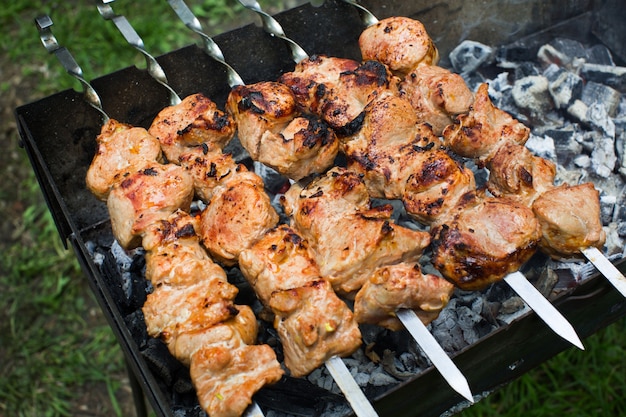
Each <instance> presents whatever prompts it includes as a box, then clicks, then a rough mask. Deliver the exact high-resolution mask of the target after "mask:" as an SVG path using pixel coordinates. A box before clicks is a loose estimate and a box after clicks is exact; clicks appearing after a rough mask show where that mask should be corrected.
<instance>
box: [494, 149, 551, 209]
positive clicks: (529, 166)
mask: <svg viewBox="0 0 626 417" xmlns="http://www.w3.org/2000/svg"><path fill="white" fill-rule="evenodd" d="M487 168H488V169H489V180H488V182H487V188H488V189H489V191H490V192H491V193H492V194H493V195H495V196H496V197H508V198H511V199H514V200H517V201H519V202H520V203H522V204H524V205H527V206H529V207H530V206H531V205H532V203H533V201H535V200H536V199H537V198H538V197H539V196H540V195H541V194H542V193H544V192H546V191H547V190H549V189H551V188H553V187H554V185H553V183H554V177H555V176H556V166H555V165H554V163H552V162H550V161H548V160H547V159H544V158H540V157H538V156H535V155H533V154H532V153H531V152H530V151H529V150H528V149H527V148H526V147H525V146H523V145H518V144H516V143H511V142H507V143H504V144H502V146H500V148H499V149H498V150H497V151H496V153H495V155H494V156H493V158H491V159H490V160H489V161H487Z"/></svg>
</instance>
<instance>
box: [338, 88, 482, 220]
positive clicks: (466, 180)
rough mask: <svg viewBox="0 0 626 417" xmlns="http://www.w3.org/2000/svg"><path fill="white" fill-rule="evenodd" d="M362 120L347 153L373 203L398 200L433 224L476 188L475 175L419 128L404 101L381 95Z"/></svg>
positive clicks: (428, 130) (423, 126)
mask: <svg viewBox="0 0 626 417" xmlns="http://www.w3.org/2000/svg"><path fill="white" fill-rule="evenodd" d="M364 116H365V117H364V119H363V126H362V128H361V130H360V131H359V132H358V133H357V134H356V135H354V136H352V138H351V140H349V141H347V143H346V144H345V145H344V146H343V150H344V152H345V154H346V155H347V156H348V167H349V168H350V169H352V170H354V171H356V172H359V173H361V174H363V178H364V180H365V184H366V185H367V189H368V192H369V193H370V195H371V196H372V197H375V198H387V199H400V200H402V202H403V203H404V206H405V209H406V211H407V213H408V214H409V215H411V216H412V217H414V218H415V219H417V220H418V221H420V222H423V223H426V224H431V223H433V222H434V221H436V220H437V219H438V218H441V217H442V216H444V214H445V213H446V212H447V211H448V210H450V209H451V208H452V207H454V206H455V205H456V203H457V201H458V200H459V199H460V197H461V196H462V195H463V194H465V193H466V192H468V191H471V190H473V189H474V188H475V181H474V175H473V174H472V172H471V171H470V170H469V169H467V168H465V167H463V166H462V165H461V164H460V163H459V162H457V161H456V160H455V159H454V158H452V156H451V155H450V154H449V153H448V152H447V150H445V149H443V148H442V142H441V141H440V139H439V138H437V137H436V136H435V135H434V134H433V132H432V129H431V128H430V126H429V125H427V124H424V123H419V122H418V119H417V116H416V115H415V112H414V111H413V109H412V107H411V104H410V103H409V102H408V101H407V100H406V99H404V98H402V97H398V96H397V95H395V94H393V93H383V94H381V95H380V96H379V97H377V98H376V99H375V100H373V101H372V102H371V103H370V104H369V105H368V106H367V108H366V109H365V112H364Z"/></svg>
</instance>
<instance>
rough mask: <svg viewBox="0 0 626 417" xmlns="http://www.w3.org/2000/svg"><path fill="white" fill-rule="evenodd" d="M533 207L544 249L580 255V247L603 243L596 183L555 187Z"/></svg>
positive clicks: (568, 255)
mask: <svg viewBox="0 0 626 417" xmlns="http://www.w3.org/2000/svg"><path fill="white" fill-rule="evenodd" d="M532 209H533V211H534V212H535V215H536V216H537V218H538V220H539V224H540V225H541V231H542V238H541V243H540V246H541V249H542V250H543V251H544V252H546V253H547V254H548V255H550V256H551V257H553V258H556V259H568V258H580V257H581V256H582V255H581V253H580V251H581V249H584V248H587V247H591V246H594V247H597V248H602V245H604V242H605V240H606V234H605V232H604V230H603V229H602V222H601V220H600V199H599V193H598V191H597V190H596V189H595V188H594V186H593V184H591V183H585V184H580V185H575V186H570V185H561V186H559V187H554V188H552V189H551V190H549V191H546V192H544V193H543V194H541V196H539V198H537V199H536V200H535V202H534V203H533V205H532Z"/></svg>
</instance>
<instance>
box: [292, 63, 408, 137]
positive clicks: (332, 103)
mask: <svg viewBox="0 0 626 417" xmlns="http://www.w3.org/2000/svg"><path fill="white" fill-rule="evenodd" d="M280 81H281V82H282V83H284V84H285V85H288V86H289V87H290V88H291V89H292V91H293V92H294V94H295V97H296V99H297V100H298V106H299V108H300V109H302V111H304V112H310V113H313V114H316V115H318V116H319V117H321V118H322V119H323V120H324V121H326V122H327V123H328V124H329V125H330V127H331V128H333V129H334V130H335V131H336V132H337V134H338V135H339V136H340V137H343V136H348V135H351V134H353V133H354V132H356V131H358V130H359V129H360V126H361V113H362V112H363V109H364V108H365V106H366V105H367V103H369V102H370V101H371V100H372V99H373V98H374V97H375V96H376V95H377V94H380V93H381V92H382V91H385V90H392V91H395V92H396V93H397V88H398V84H399V81H400V80H399V79H398V78H397V77H395V76H393V75H392V74H391V73H390V72H389V70H388V69H387V67H385V66H384V65H383V64H381V63H379V62H376V61H365V62H362V63H358V62H356V61H351V60H345V59H341V58H331V57H326V56H319V55H314V56H312V57H310V58H309V59H308V60H304V61H302V62H300V63H299V64H298V65H296V68H295V69H294V71H293V72H290V73H286V74H283V75H282V76H281V77H280Z"/></svg>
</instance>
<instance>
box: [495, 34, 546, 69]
mask: <svg viewBox="0 0 626 417" xmlns="http://www.w3.org/2000/svg"><path fill="white" fill-rule="evenodd" d="M536 51H537V49H536V48H533V45H529V44H528V43H526V42H525V41H523V40H521V41H517V42H515V43H512V44H509V45H502V46H499V47H498V48H497V49H496V53H495V60H496V62H497V63H498V66H499V67H502V68H511V67H514V66H516V65H517V64H514V63H517V62H524V61H533V60H535V59H536V58H537V56H536Z"/></svg>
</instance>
